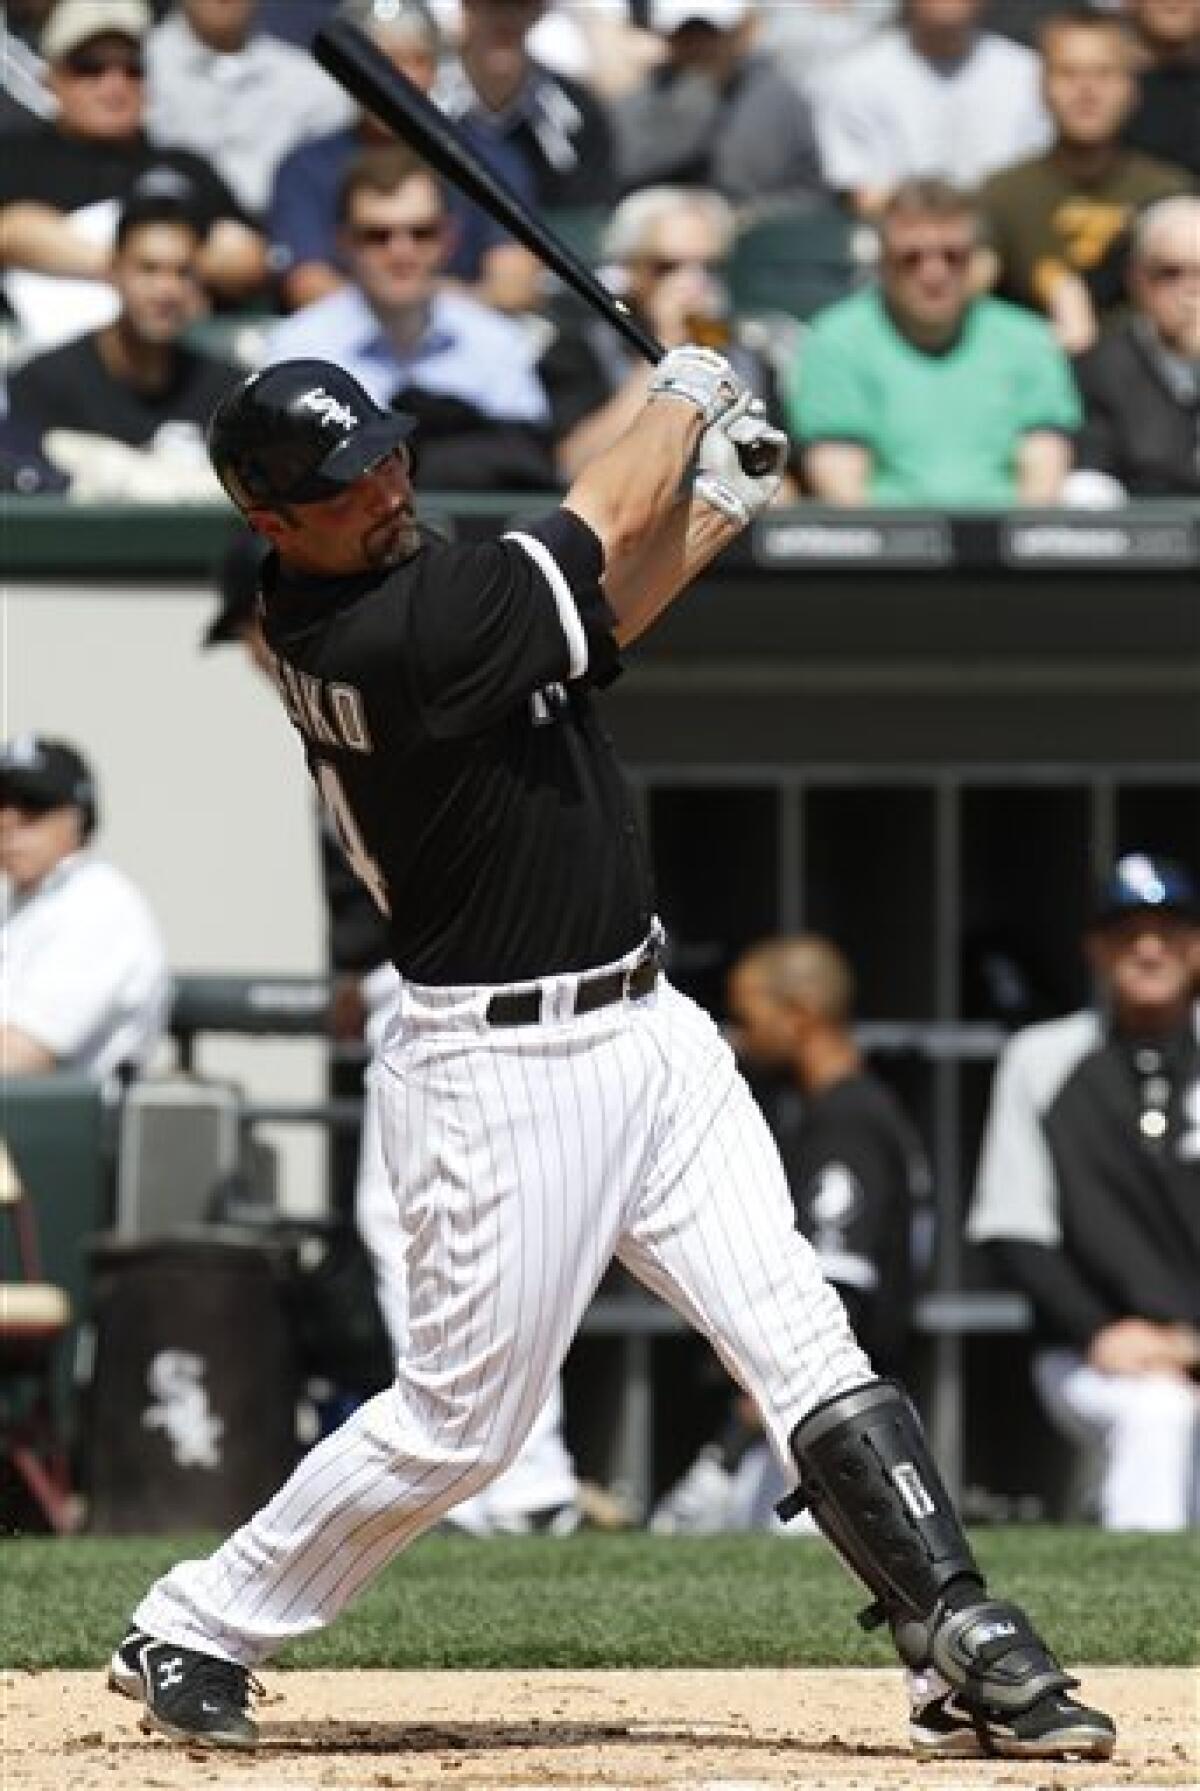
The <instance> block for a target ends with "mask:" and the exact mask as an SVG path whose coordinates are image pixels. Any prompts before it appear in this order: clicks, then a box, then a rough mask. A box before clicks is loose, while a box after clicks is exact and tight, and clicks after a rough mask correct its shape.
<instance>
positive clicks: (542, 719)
mask: <svg viewBox="0 0 1200 1791" xmlns="http://www.w3.org/2000/svg"><path fill="white" fill-rule="evenodd" d="M566 705H567V692H566V688H565V686H564V685H562V684H547V685H546V686H545V687H544V688H543V689H542V690H535V691H534V693H533V695H532V696H531V697H530V699H529V713H530V717H531V719H532V721H533V725H534V727H535V728H545V727H549V725H550V723H551V722H553V721H557V720H558V718H559V716H560V715H561V713H562V711H563V710H564V709H565V708H566Z"/></svg>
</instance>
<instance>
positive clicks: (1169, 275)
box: [1142, 261, 1200, 286]
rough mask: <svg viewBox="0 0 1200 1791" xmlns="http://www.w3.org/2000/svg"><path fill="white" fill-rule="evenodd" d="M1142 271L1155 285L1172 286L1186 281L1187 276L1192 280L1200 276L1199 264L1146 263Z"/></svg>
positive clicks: (1185, 262)
mask: <svg viewBox="0 0 1200 1791" xmlns="http://www.w3.org/2000/svg"><path fill="white" fill-rule="evenodd" d="M1142 271H1143V273H1144V274H1145V276H1146V278H1147V279H1148V280H1153V281H1154V283H1155V284H1156V285H1161V286H1168V285H1170V286H1173V285H1174V284H1175V282H1176V281H1177V280H1186V279H1187V277H1188V275H1189V274H1191V275H1192V277H1193V278H1196V277H1198V276H1200V262H1197V261H1148V262H1147V263H1146V264H1145V266H1144V268H1143V269H1142Z"/></svg>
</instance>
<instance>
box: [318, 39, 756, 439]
mask: <svg viewBox="0 0 1200 1791" xmlns="http://www.w3.org/2000/svg"><path fill="white" fill-rule="evenodd" d="M312 48H313V55H314V56H315V57H316V59H317V61H318V62H319V63H320V64H321V66H322V68H324V69H326V70H327V71H328V73H329V74H331V75H332V76H333V78H334V80H335V81H337V82H338V83H339V84H340V85H341V86H342V87H344V88H345V89H346V91H347V93H350V94H353V96H354V98H355V99H356V100H357V101H358V103H359V104H360V105H361V106H363V107H364V108H365V109H366V110H367V111H368V112H371V113H373V114H374V115H375V117H376V118H381V119H382V120H383V122H384V123H385V124H386V125H388V126H389V127H390V128H391V129H392V130H393V131H395V133H396V135H397V136H398V137H402V138H403V139H404V141H405V142H406V143H407V144H409V145H410V147H411V148H413V149H415V150H416V152H417V154H418V155H419V156H420V157H421V159H422V161H424V162H426V163H428V165H429V167H431V168H432V169H434V171H435V172H436V173H438V174H440V175H441V176H442V177H443V179H445V180H448V181H449V182H450V184H451V186H454V187H457V188H458V190H459V192H460V193H465V194H466V196H467V198H468V199H473V200H474V201H475V203H476V204H477V205H479V206H481V207H482V208H483V210H484V211H486V212H487V213H488V214H489V216H491V217H492V218H494V219H495V220H496V222H497V223H498V224H501V225H503V227H504V229H505V230H507V231H508V233H509V235H510V236H515V237H516V239H517V241H518V242H521V243H524V245H525V247H526V248H527V249H530V250H532V252H533V253H534V254H535V255H536V256H537V257H538V258H539V260H541V261H543V262H544V263H545V264H546V266H547V267H549V268H552V269H553V271H554V272H555V273H556V274H557V275H558V277H559V279H560V280H561V281H562V282H563V284H564V285H566V286H569V287H570V288H571V290H572V291H573V292H576V293H578V294H579V296H580V298H582V299H583V300H585V302H586V303H587V304H589V305H590V306H591V307H592V309H593V310H594V311H596V312H598V313H599V315H600V316H601V317H603V318H604V320H605V321H606V322H607V323H610V324H611V325H612V327H613V328H614V329H615V330H619V331H620V333H621V335H622V336H624V338H625V340H626V341H627V342H629V343H630V344H631V345H632V346H633V347H634V348H636V349H637V351H638V353H639V354H640V355H643V356H644V357H645V358H646V360H648V361H650V362H657V361H661V360H662V358H663V356H664V354H665V353H666V349H665V348H664V347H663V345H662V343H661V342H659V341H658V340H657V338H656V337H654V336H653V335H651V333H650V331H649V330H647V329H644V328H643V327H642V325H641V324H640V323H639V322H638V321H637V319H636V318H635V317H634V316H633V315H632V314H631V313H630V311H629V310H628V309H627V307H626V306H624V305H623V304H622V303H621V301H620V299H618V298H617V297H616V296H615V295H614V294H613V293H611V292H610V291H609V290H608V288H607V287H606V286H605V285H604V284H603V283H602V282H601V281H600V280H598V279H597V278H596V276H595V274H594V273H593V272H592V270H591V268H590V267H588V265H587V263H586V262H584V261H582V260H581V259H580V258H579V256H578V255H576V254H575V252H574V250H573V249H571V248H570V247H568V245H567V244H566V243H565V242H563V240H562V238H561V237H559V236H557V235H556V234H555V232H554V231H553V230H551V229H550V228H549V227H548V226H547V225H546V224H545V223H543V221H542V219H541V218H539V217H538V216H537V215H536V213H534V212H532V211H530V209H529V207H528V206H527V205H526V204H525V201H524V200H523V199H522V198H521V196H520V194H518V193H515V192H514V191H513V189H512V188H511V187H510V186H509V185H508V183H507V181H505V180H502V179H501V178H500V176H499V175H497V174H493V173H492V171H491V169H490V168H488V167H486V166H485V165H484V163H483V162H482V161H481V160H480V159H479V157H478V156H477V155H476V154H475V151H474V150H473V149H472V147H471V145H470V144H469V143H467V142H466V140H465V139H464V138H463V137H462V136H460V134H459V132H458V130H457V128H456V126H455V124H454V121H453V120H452V119H450V118H447V116H446V115H445V113H444V112H440V111H439V110H438V108H437V107H436V106H435V105H434V104H433V101H432V100H430V99H427V98H426V96H425V95H424V94H423V93H422V92H421V89H420V88H419V87H417V86H415V85H414V84H413V82H412V81H410V80H409V79H408V77H407V76H406V75H403V74H401V73H400V70H399V69H398V68H396V67H394V65H393V64H392V63H391V62H389V61H388V59H387V57H386V56H385V55H384V53H383V51H382V50H381V49H380V48H379V46H378V44H376V43H374V42H372V40H371V38H369V37H368V36H367V34H366V33H365V32H364V31H361V30H360V29H359V27H358V26H357V25H354V24H351V22H350V21H349V20H348V19H338V18H333V19H328V20H327V21H326V22H325V24H323V25H322V26H321V27H320V29H319V30H318V31H317V34H316V36H315V38H314V39H313V46H312ZM747 460H748V457H747V456H746V454H745V451H743V465H746V466H747V470H748V471H751V472H753V471H754V467H753V465H748V464H747ZM760 470H764V471H765V470H766V468H762V469H760Z"/></svg>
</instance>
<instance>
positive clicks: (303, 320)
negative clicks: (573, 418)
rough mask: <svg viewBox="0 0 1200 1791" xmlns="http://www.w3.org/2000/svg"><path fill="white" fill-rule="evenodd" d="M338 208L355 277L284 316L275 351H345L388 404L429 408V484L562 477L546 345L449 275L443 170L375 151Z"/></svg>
mask: <svg viewBox="0 0 1200 1791" xmlns="http://www.w3.org/2000/svg"><path fill="white" fill-rule="evenodd" d="M337 217H338V239H339V245H340V250H341V256H342V259H343V261H344V264H345V267H346V270H347V274H348V280H347V283H346V284H345V285H344V286H341V287H339V288H338V289H337V290H336V291H335V292H331V293H330V294H329V295H328V296H327V297H326V298H323V299H318V300H317V301H316V303H315V304H311V305H306V306H305V307H304V309H303V310H301V311H296V312H294V313H293V315H292V316H291V317H288V318H286V319H285V320H284V321H283V322H282V323H280V324H279V325H278V326H277V327H276V328H275V329H274V330H273V331H272V332H271V334H270V335H269V337H268V339H267V342H266V354H265V358H266V360H267V361H269V362H272V361H278V360H291V359H305V358H309V357H315V358H316V359H320V360H331V361H336V362H337V363H338V365H339V366H341V367H344V368H345V369H346V371H347V372H348V373H350V374H352V375H353V376H354V378H355V379H357V380H358V381H359V383H360V384H361V385H362V386H364V387H365V388H366V390H367V391H368V392H369V393H370V394H371V396H372V398H374V400H375V402H376V403H377V404H384V405H387V404H395V405H398V406H402V408H403V409H404V410H406V411H408V412H409V413H411V414H412V415H414V416H416V417H417V419H418V422H419V433H418V436H417V442H416V451H417V454H418V455H419V457H420V461H421V466H422V473H423V478H424V482H425V484H426V485H427V486H429V487H433V488H436V487H439V486H440V487H442V488H443V489H448V490H449V489H456V490H468V491H469V490H490V489H508V490H512V489H518V488H527V487H532V488H535V489H548V488H550V487H552V486H553V485H554V484H555V483H556V480H555V473H554V464H553V457H552V454H551V448H550V429H549V410H548V406H547V402H546V393H545V390H544V388H543V385H542V382H541V380H540V378H539V377H538V374H537V370H536V367H535V364H534V363H535V359H536V353H537V349H536V345H535V342H534V340H533V338H532V336H531V335H530V334H529V332H527V331H526V330H525V329H524V328H523V326H522V325H521V324H519V323H518V322H516V320H515V319H513V318H511V317H505V316H503V315H502V314H501V313H500V312H498V311H495V310H493V309H492V308H491V307H490V306H488V305H484V304H481V303H480V302H479V301H478V300H477V299H475V298H472V297H471V296H470V294H468V293H466V292H463V291H461V290H460V289H458V288H457V287H455V286H453V285H452V284H451V283H450V282H448V281H447V279H446V278H445V268H446V263H447V260H448V258H449V256H450V253H451V250H452V247H453V241H454V224H453V221H452V219H451V217H450V214H449V212H448V210H447V207H446V200H445V195H444V193H443V190H442V187H441V183H440V182H439V181H438V180H437V178H436V176H435V175H434V174H432V173H431V171H430V170H429V168H428V167H427V166H426V165H425V163H424V162H422V161H421V160H420V158H419V157H418V156H417V155H415V154H414V152H413V151H412V150H411V149H409V148H407V147H406V146H405V145H403V144H399V143H393V144H390V145H387V146H386V147H380V148H375V149H366V150H363V151H362V152H361V153H360V154H359V155H358V156H357V157H356V158H355V160H354V161H353V162H351V164H350V166H349V168H348V169H347V172H346V174H345V176H344V177H343V180H342V184H341V188H340V193H339V199H338V206H337Z"/></svg>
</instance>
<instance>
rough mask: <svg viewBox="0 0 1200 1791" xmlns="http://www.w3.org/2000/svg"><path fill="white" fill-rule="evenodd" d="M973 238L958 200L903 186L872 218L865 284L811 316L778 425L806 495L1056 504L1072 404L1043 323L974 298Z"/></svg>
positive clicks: (972, 225)
mask: <svg viewBox="0 0 1200 1791" xmlns="http://www.w3.org/2000/svg"><path fill="white" fill-rule="evenodd" d="M978 242H979V220H978V217H977V214H976V212H975V208H974V206H973V203H972V201H971V200H970V199H969V198H968V197H967V196H966V195H965V194H962V193H960V192H958V191H957V189H955V188H954V187H951V186H949V185H947V184H946V183H945V182H944V181H940V180H911V181H906V182H904V183H903V184H902V185H901V186H899V187H898V188H897V189H896V191H895V193H894V194H893V196H892V198H891V200H890V201H889V203H888V205H887V207H886V208H885V210H884V212H883V215H882V218H881V220H880V255H881V261H880V276H879V280H878V283H877V284H876V285H873V286H870V287H867V288H865V289H864V290H862V291H861V292H857V293H855V294H854V295H853V296H852V297H850V298H847V299H842V300H840V301H839V302H838V303H837V304H834V305H831V306H829V308H828V309H827V310H825V311H823V312H821V313H820V315H819V316H818V317H817V318H816V320H815V321H814V323H813V325H812V328H811V330H810V331H809V333H808V335H807V336H806V338H805V339H804V341H803V343H802V344H801V348H800V354H799V357H798V360H797V363H796V366H795V368H794V369H793V375H792V379H791V384H790V390H789V393H788V424H789V428H790V430H791V433H792V434H793V436H794V438H795V439H796V440H797V442H798V443H799V444H800V446H801V449H802V463H803V468H804V475H805V479H806V482H807V485H808V489H809V490H810V492H811V493H812V494H813V495H814V496H815V497H817V498H818V499H820V500H821V501H822V502H824V503H829V504H868V503H872V504H928V505H936V506H937V507H938V508H942V507H958V508H964V509H971V508H975V509H978V508H992V507H998V506H1004V505H1008V504H1052V503H1054V502H1056V501H1057V499H1058V497H1059V494H1060V491H1061V488H1062V482H1063V480H1064V478H1065V477H1066V475H1067V473H1068V471H1069V470H1070V467H1071V462H1072V457H1073V450H1072V436H1073V435H1074V432H1075V431H1076V430H1077V429H1078V427H1079V423H1080V405H1079V396H1078V393H1077V391H1076V389H1075V384H1074V380H1073V378H1072V375H1071V370H1070V367H1069V365H1068V362H1067V359H1066V357H1065V355H1064V354H1063V352H1062V350H1061V349H1060V348H1059V347H1058V346H1057V345H1056V343H1055V342H1054V340H1053V337H1052V336H1051V333H1050V330H1049V328H1048V326H1047V325H1046V324H1045V323H1044V322H1043V321H1042V320H1041V319H1040V318H1037V317H1034V316H1033V315H1031V314H1030V313H1029V312H1028V311H1025V310H1023V309H1021V308H1019V307H1018V306H1015V305H1010V304H1006V303H1005V302H1004V301H1003V300H1001V299H993V298H989V297H984V296H980V295H979V294H978V293H977V292H976V291H975V287H974V281H973V271H974V268H975V265H976V251H977V247H978Z"/></svg>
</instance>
